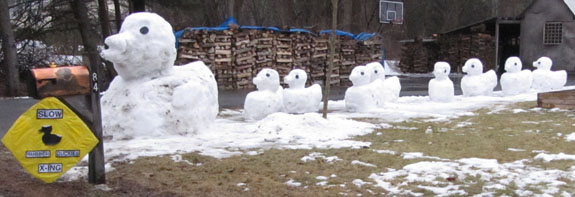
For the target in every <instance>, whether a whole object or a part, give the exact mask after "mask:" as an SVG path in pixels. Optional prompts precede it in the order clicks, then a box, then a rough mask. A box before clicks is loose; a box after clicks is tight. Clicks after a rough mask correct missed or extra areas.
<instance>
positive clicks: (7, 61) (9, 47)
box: [0, 1, 19, 96]
mask: <svg viewBox="0 0 575 197" xmlns="http://www.w3.org/2000/svg"><path fill="white" fill-rule="evenodd" d="M0 30H2V50H3V52H4V68H5V69H6V70H7V72H8V77H7V78H8V79H7V80H8V81H7V85H8V87H7V92H6V93H7V95H8V96H16V95H17V92H18V89H19V80H18V68H17V67H16V61H17V56H16V42H15V39H14V32H13V31H12V23H10V10H9V9H8V1H0Z"/></svg>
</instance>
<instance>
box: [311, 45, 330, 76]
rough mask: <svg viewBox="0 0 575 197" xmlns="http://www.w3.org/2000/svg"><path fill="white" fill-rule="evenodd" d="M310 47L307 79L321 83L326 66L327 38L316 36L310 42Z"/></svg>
mask: <svg viewBox="0 0 575 197" xmlns="http://www.w3.org/2000/svg"><path fill="white" fill-rule="evenodd" d="M312 47H313V53H312V63H311V66H310V71H311V77H308V80H311V81H312V83H315V84H321V85H323V84H324V81H325V69H326V68H327V55H328V54H329V40H328V39H326V38H322V37H319V38H316V39H314V40H313V42H312Z"/></svg>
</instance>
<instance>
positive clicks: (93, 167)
mask: <svg viewBox="0 0 575 197" xmlns="http://www.w3.org/2000/svg"><path fill="white" fill-rule="evenodd" d="M99 66H100V65H90V67H91V69H90V76H91V83H90V84H91V85H90V87H91V88H92V91H91V92H92V93H91V95H90V101H91V103H90V105H91V108H90V109H92V125H91V127H92V128H91V129H92V132H94V135H95V136H96V138H98V141H99V142H98V144H97V145H96V147H94V149H93V150H92V152H90V156H89V160H88V181H89V182H90V183H92V184H104V183H106V169H105V161H104V141H103V138H102V110H101V108H100V88H99V87H100V85H99V84H100V83H99V81H100V80H98V78H99V76H100V69H99V68H98V67H99Z"/></svg>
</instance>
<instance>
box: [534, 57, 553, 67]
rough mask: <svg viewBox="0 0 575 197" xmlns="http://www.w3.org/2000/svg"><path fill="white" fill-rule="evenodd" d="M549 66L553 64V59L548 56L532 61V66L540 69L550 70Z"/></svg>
mask: <svg viewBox="0 0 575 197" xmlns="http://www.w3.org/2000/svg"><path fill="white" fill-rule="evenodd" d="M551 66H553V60H551V58H549V57H545V56H543V57H540V58H539V59H537V61H534V62H533V67H535V68H537V69H541V70H551Z"/></svg>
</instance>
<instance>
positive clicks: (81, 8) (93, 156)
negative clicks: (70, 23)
mask: <svg viewBox="0 0 575 197" xmlns="http://www.w3.org/2000/svg"><path fill="white" fill-rule="evenodd" d="M86 4H87V2H86V0H70V7H71V8H72V12H73V13H74V16H75V17H76V19H77V22H78V29H79V30H80V36H81V37H82V42H83V43H84V51H85V53H86V54H87V56H88V59H89V61H90V76H91V77H90V79H91V81H92V85H91V90H92V94H91V97H90V103H91V104H90V105H88V106H89V108H90V110H91V111H92V124H90V126H91V129H92V132H94V135H95V136H96V137H97V138H98V140H100V142H98V144H97V145H96V147H95V148H94V149H93V150H92V151H91V152H90V156H89V163H88V165H89V168H88V181H89V182H90V183H93V184H104V183H106V172H105V168H104V144H103V142H102V114H101V110H100V90H99V89H98V87H101V85H100V84H99V83H98V76H102V75H101V74H100V69H99V68H100V67H101V66H102V65H101V61H100V55H99V54H98V50H97V48H96V46H97V44H98V36H97V35H94V31H91V28H90V18H88V8H86Z"/></svg>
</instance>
